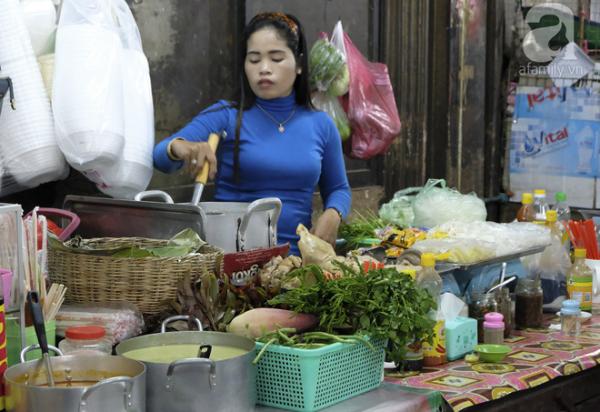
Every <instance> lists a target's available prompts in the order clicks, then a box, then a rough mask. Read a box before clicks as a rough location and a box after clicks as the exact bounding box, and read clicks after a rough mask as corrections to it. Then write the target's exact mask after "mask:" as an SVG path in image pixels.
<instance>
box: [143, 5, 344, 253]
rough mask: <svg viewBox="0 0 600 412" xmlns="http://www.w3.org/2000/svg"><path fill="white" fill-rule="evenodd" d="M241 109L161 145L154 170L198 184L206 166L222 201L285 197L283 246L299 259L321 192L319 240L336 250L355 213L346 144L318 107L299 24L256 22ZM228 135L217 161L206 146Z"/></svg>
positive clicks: (206, 116)
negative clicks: (302, 233)
mask: <svg viewBox="0 0 600 412" xmlns="http://www.w3.org/2000/svg"><path fill="white" fill-rule="evenodd" d="M242 44H243V46H242V49H243V50H242V52H243V61H244V69H243V70H242V71H241V72H242V90H241V96H240V99H239V104H235V103H229V102H226V101H220V102H218V103H217V104H215V105H213V106H211V107H209V108H208V109H206V110H205V111H203V112H201V113H200V114H199V115H198V116H196V117H195V118H194V119H193V120H192V121H191V122H190V123H189V124H188V125H187V126H185V127H184V128H183V129H182V130H180V131H179V132H177V133H176V134H174V135H173V136H171V137H168V138H167V139H165V140H163V141H162V142H160V143H159V144H158V145H157V146H156V147H155V149H154V164H155V166H156V168H157V169H159V170H161V171H163V172H172V171H174V170H177V169H179V168H181V167H182V166H185V167H186V169H187V171H188V172H189V173H190V175H191V176H196V174H197V173H198V171H199V170H200V167H201V165H203V164H204V162H205V161H208V162H209V164H210V173H209V175H210V177H211V178H215V176H216V189H217V190H216V195H215V199H216V200H218V201H236V202H251V201H254V200H256V199H260V198H264V197H278V198H280V199H281V201H282V203H283V208H282V212H281V217H280V219H279V223H278V238H279V241H280V242H290V244H291V253H293V254H298V253H299V252H298V248H297V240H298V236H297V235H296V227H297V226H298V224H299V223H302V224H304V225H305V226H307V227H311V226H312V225H311V212H312V194H313V191H314V188H315V187H316V186H317V185H318V186H319V189H320V191H321V196H322V198H323V203H324V207H325V210H324V212H323V214H322V215H321V216H320V218H319V220H318V221H317V222H316V223H315V225H314V227H313V230H312V232H313V233H314V234H316V235H317V236H319V237H320V238H322V239H324V240H326V241H328V242H330V243H333V242H334V241H335V238H336V235H337V230H338V227H339V224H340V222H341V219H342V218H343V217H344V216H346V215H347V214H348V213H349V211H350V201H351V196H350V187H349V185H348V179H347V177H346V170H345V167H344V159H343V155H342V147H341V140H340V136H339V134H338V131H337V129H336V127H335V125H334V123H333V121H332V120H331V119H330V118H329V116H328V115H327V114H325V113H324V112H319V111H316V110H315V109H314V108H313V107H312V104H311V103H310V93H309V87H308V63H307V54H308V50H307V47H306V40H305V39H304V34H303V33H302V27H301V25H300V23H299V22H298V20H297V19H296V18H295V17H293V16H291V15H287V14H283V13H262V14H259V15H257V16H255V17H254V18H253V19H252V20H251V21H250V23H249V24H248V25H247V26H246V28H245V30H244V40H243V42H242ZM223 130H224V131H226V132H227V137H226V138H225V139H224V140H223V141H221V142H220V143H219V148H218V150H217V154H216V156H215V155H214V154H213V153H212V152H211V150H210V148H209V146H208V144H207V143H206V141H207V139H208V135H209V134H210V133H212V132H220V131H223Z"/></svg>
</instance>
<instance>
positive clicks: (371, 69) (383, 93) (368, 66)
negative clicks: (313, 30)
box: [343, 33, 400, 159]
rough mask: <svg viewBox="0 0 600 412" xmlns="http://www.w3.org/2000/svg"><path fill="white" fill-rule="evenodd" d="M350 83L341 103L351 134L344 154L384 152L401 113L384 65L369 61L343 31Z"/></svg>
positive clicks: (358, 155) (363, 155) (397, 130)
mask: <svg viewBox="0 0 600 412" xmlns="http://www.w3.org/2000/svg"><path fill="white" fill-rule="evenodd" d="M344 45H345V47H346V58H347V63H348V69H349V71H350V87H349V92H348V95H347V97H345V98H344V99H343V100H344V106H345V107H347V114H348V120H350V126H351V128H352V138H351V139H350V141H349V143H347V144H346V145H344V150H345V152H346V154H347V155H349V156H350V157H354V158H357V159H370V158H372V157H373V156H376V155H378V154H382V153H384V152H385V151H386V150H387V148H388V147H389V146H390V144H392V141H393V140H394V138H395V137H396V136H398V134H399V133H400V116H398V108H397V107H396V99H395V98H394V91H393V89H392V84H391V82H390V76H389V74H388V69H387V66H386V65H385V64H383V63H372V62H369V61H368V60H367V59H365V58H364V56H363V55H362V54H361V53H360V51H359V50H358V49H357V48H356V46H354V44H353V43H352V41H351V40H350V37H349V36H348V34H346V33H344Z"/></svg>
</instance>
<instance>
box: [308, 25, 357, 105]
mask: <svg viewBox="0 0 600 412" xmlns="http://www.w3.org/2000/svg"><path fill="white" fill-rule="evenodd" d="M343 36H344V30H343V28H342V22H341V21H338V22H337V24H336V25H335V28H334V29H333V34H332V36H331V41H330V40H329V39H328V38H327V33H321V34H320V35H319V39H318V40H317V41H316V42H315V43H314V44H313V46H312V48H311V49H310V53H309V55H308V64H309V69H310V85H311V88H312V89H313V90H317V91H320V92H326V93H328V94H329V95H331V96H342V95H344V94H346V93H348V86H349V80H350V75H349V71H348V65H347V64H346V50H345V48H344V37H343Z"/></svg>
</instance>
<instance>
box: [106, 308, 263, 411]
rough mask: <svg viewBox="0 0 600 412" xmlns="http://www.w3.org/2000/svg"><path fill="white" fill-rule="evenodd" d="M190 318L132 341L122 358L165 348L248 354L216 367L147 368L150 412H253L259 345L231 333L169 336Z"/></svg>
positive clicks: (201, 363)
mask: <svg viewBox="0 0 600 412" xmlns="http://www.w3.org/2000/svg"><path fill="white" fill-rule="evenodd" d="M176 319H187V316H174V317H171V318H168V319H166V320H165V321H164V322H163V325H162V328H161V333H159V334H153V335H145V336H138V337H135V338H132V339H127V340H125V341H123V342H121V343H120V344H119V345H117V348H116V351H117V354H119V355H123V356H125V357H126V356H127V352H130V351H132V350H136V349H142V348H152V347H157V346H165V345H182V344H193V345H198V346H200V345H222V346H231V347H235V348H240V349H243V350H246V351H247V352H246V353H245V354H243V355H240V356H236V357H233V358H229V359H224V360H218V361H213V360H211V359H205V358H184V359H179V360H176V361H174V362H172V363H170V364H168V363H154V362H146V361H143V362H144V363H145V364H146V367H147V368H148V377H147V381H146V382H147V388H146V391H147V394H148V397H147V411H148V412H166V411H169V412H250V411H253V410H254V404H255V403H256V367H255V366H254V365H252V360H253V359H254V356H255V350H254V348H255V344H254V341H252V340H251V339H247V338H244V337H241V336H237V335H233V334H230V333H222V332H206V331H202V326H201V325H200V323H199V322H197V324H198V326H199V329H200V330H199V331H198V332H196V331H184V332H169V333H165V331H166V325H167V324H168V323H169V322H171V321H173V320H176Z"/></svg>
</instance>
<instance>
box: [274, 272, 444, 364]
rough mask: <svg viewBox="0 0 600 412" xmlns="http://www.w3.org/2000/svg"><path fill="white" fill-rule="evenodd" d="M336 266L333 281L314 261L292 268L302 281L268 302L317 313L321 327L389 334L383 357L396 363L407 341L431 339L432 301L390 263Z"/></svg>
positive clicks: (377, 335) (383, 336)
mask: <svg viewBox="0 0 600 412" xmlns="http://www.w3.org/2000/svg"><path fill="white" fill-rule="evenodd" d="M339 266H340V269H341V270H342V271H343V276H342V277H340V278H339V279H333V280H327V279H325V276H324V275H323V271H322V270H321V269H320V268H319V267H318V266H315V265H311V266H307V267H304V268H301V269H298V270H297V271H295V272H291V273H290V275H293V276H296V277H300V278H301V279H302V285H301V286H300V287H299V288H296V289H293V290H290V291H287V292H286V293H283V294H281V295H278V296H275V297H274V298H273V299H270V300H269V301H268V303H269V305H271V306H280V307H284V308H286V309H290V310H293V311H296V312H299V313H310V314H313V315H316V316H317V317H318V318H319V325H318V327H317V329H318V330H319V331H321V332H326V333H331V334H336V333H342V334H344V335H365V336H368V337H369V339H375V340H386V339H387V340H388V346H387V357H388V359H389V360H391V361H394V362H396V363H399V362H400V361H401V360H402V359H403V357H404V354H405V351H406V345H407V344H410V343H413V342H415V341H419V340H427V341H429V342H431V340H432V337H433V326H434V324H435V322H434V321H433V320H431V319H430V318H429V317H428V314H429V312H430V311H431V310H432V309H436V303H435V302H434V300H433V298H432V297H431V296H430V295H429V294H428V293H427V291H425V290H422V289H419V288H417V287H416V286H415V284H414V282H413V280H412V279H411V278H410V276H409V275H407V274H404V273H400V272H398V271H397V270H396V269H394V268H383V269H375V270H370V271H369V272H366V273H365V272H364V270H363V269H362V268H361V269H359V270H354V269H352V268H350V267H348V266H346V265H343V264H339Z"/></svg>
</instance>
